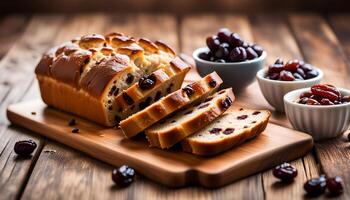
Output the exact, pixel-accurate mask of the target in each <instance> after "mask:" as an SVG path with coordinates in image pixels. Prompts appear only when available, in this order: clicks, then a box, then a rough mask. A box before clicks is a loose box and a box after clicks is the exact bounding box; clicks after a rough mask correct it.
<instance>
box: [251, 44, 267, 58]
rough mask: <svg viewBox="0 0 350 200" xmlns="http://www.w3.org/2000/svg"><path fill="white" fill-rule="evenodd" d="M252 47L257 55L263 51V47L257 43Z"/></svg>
mask: <svg viewBox="0 0 350 200" xmlns="http://www.w3.org/2000/svg"><path fill="white" fill-rule="evenodd" d="M252 48H253V49H254V51H255V52H256V53H257V54H258V56H261V54H262V53H263V52H264V49H263V48H262V47H261V46H259V45H256V44H255V45H253V46H252Z"/></svg>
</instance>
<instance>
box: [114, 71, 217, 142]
mask: <svg viewBox="0 0 350 200" xmlns="http://www.w3.org/2000/svg"><path fill="white" fill-rule="evenodd" d="M221 83H222V80H221V78H220V77H219V75H218V74H217V73H216V72H213V73H211V74H208V75H207V76H205V77H204V78H202V79H201V80H199V81H196V82H194V83H191V84H188V85H186V86H185V87H183V88H181V89H179V90H176V91H175V92H173V93H170V94H168V95H167V96H165V97H163V98H161V99H160V100H159V101H157V102H155V103H153V104H152V105H150V106H149V107H147V108H146V109H144V110H140V111H139V112H137V113H135V114H134V115H132V116H130V117H128V118H126V119H125V120H123V121H121V122H120V128H121V129H122V131H123V133H124V135H125V137H127V138H130V137H133V136H135V135H137V134H138V133H140V132H142V131H144V130H145V129H146V128H148V127H150V126H151V125H153V124H155V123H156V122H158V121H160V120H161V119H163V118H165V117H167V116H169V115H170V114H172V113H174V112H176V111H178V110H179V109H182V108H185V107H186V106H189V105H190V104H191V103H195V102H197V101H201V100H204V99H205V98H207V97H208V96H209V95H211V94H212V93H214V92H215V91H216V90H217V89H218V88H219V86H220V85H221Z"/></svg>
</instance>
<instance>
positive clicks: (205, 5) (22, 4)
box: [0, 0, 350, 15]
mask: <svg viewBox="0 0 350 200" xmlns="http://www.w3.org/2000/svg"><path fill="white" fill-rule="evenodd" d="M1 4H2V5H1V7H0V13H1V12H3V13H7V14H8V13H13V12H20V13H34V12H35V13H52V12H56V13H62V12H63V13H72V14H76V13H81V12H104V13H114V14H115V13H119V14H120V13H133V12H149V13H159V12H162V13H168V14H170V13H171V14H177V15H178V14H189V13H192V14H193V13H201V12H214V13H219V12H220V13H222V12H226V13H230V12H242V13H256V12H273V13H275V12H280V13H282V12H286V11H317V12H322V13H329V12H346V11H349V10H350V1H348V0H283V1H282V0H166V1H164V0H50V1H48V0H10V1H3V2H1Z"/></svg>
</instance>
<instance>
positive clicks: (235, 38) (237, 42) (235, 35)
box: [229, 33, 243, 47]
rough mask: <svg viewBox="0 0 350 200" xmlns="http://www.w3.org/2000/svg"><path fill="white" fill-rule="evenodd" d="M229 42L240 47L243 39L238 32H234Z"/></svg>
mask: <svg viewBox="0 0 350 200" xmlns="http://www.w3.org/2000/svg"><path fill="white" fill-rule="evenodd" d="M229 43H230V45H232V46H233V47H240V46H242V44H243V41H242V39H241V36H240V35H239V34H238V33H232V34H231V35H230V39H229Z"/></svg>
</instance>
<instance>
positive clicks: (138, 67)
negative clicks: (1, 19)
mask: <svg viewBox="0 0 350 200" xmlns="http://www.w3.org/2000/svg"><path fill="white" fill-rule="evenodd" d="M141 41H143V43H142V42H141V43H142V45H143V46H145V47H152V48H155V47H157V48H158V46H157V45H156V44H155V43H152V42H151V41H148V40H146V39H143V40H141ZM149 50H151V49H150V48H148V49H146V50H145V49H143V48H142V47H141V44H140V45H139V44H138V41H137V40H135V39H134V38H132V37H128V36H125V35H123V34H119V33H112V34H108V35H106V36H102V35H99V34H91V35H86V36H82V37H79V38H76V39H73V40H71V41H70V42H67V43H64V44H62V45H60V46H58V47H54V48H52V49H50V50H49V51H48V52H46V53H45V54H44V55H43V57H42V59H41V60H40V62H39V63H38V65H37V67H36V69H35V73H36V75H37V76H38V78H39V77H40V79H42V81H40V82H39V83H40V84H44V82H46V81H44V80H46V79H44V77H47V78H48V79H49V80H50V82H57V83H62V84H64V85H65V86H66V85H69V86H70V87H72V91H76V92H82V93H84V94H85V93H86V94H87V95H91V96H86V99H89V98H95V100H96V101H97V102H99V104H100V105H99V107H103V108H104V109H105V110H104V112H101V111H100V110H99V112H100V113H102V114H101V115H105V114H106V113H107V112H108V111H109V115H110V116H109V122H107V121H106V120H101V119H99V120H98V122H99V123H101V124H104V125H106V124H109V125H111V124H112V121H114V119H112V118H114V117H112V116H111V112H113V109H114V108H113V107H112V106H111V104H112V103H113V102H112V100H111V99H110V96H108V97H107V94H109V93H108V92H107V90H108V91H110V90H111V89H114V88H113V87H115V86H117V87H118V88H117V90H115V91H122V90H124V89H125V88H127V87H129V86H130V85H131V84H133V83H134V82H135V81H136V80H137V79H138V78H139V77H140V76H141V75H143V74H144V73H145V72H148V73H149V72H153V71H154V70H155V69H156V68H157V67H159V66H160V65H162V66H163V67H165V68H167V67H168V66H170V63H169V62H170V60H171V59H173V58H174V55H173V54H172V53H168V52H165V51H162V50H161V49H160V48H159V50H157V51H156V52H154V53H150V52H149ZM167 51H169V50H167ZM146 54H147V55H146ZM120 57H127V59H119V58H120ZM116 58H117V59H116ZM115 61H116V62H115ZM124 61H125V62H124ZM126 73H131V74H130V75H129V74H128V75H129V76H127V75H126ZM51 79H52V80H51ZM118 79H120V80H118ZM112 80H113V81H112ZM60 85H61V84H60ZM40 88H41V93H42V96H43V98H44V96H45V102H46V103H47V104H48V105H51V106H55V107H57V108H59V109H62V110H65V111H68V112H73V113H76V114H79V115H81V116H82V117H85V118H89V119H95V117H93V116H85V115H86V114H87V113H88V112H85V111H80V110H76V109H70V108H68V107H69V106H67V105H65V104H60V103H53V101H54V100H53V99H52V98H48V96H50V95H51V94H52V93H59V92H62V90H61V87H51V88H53V89H56V90H57V91H47V90H46V88H47V87H45V86H41V85H40ZM64 91H66V90H64ZM117 94H118V93H117V92H114V93H113V95H117ZM78 96H79V95H78ZM83 96H84V95H83ZM61 97H62V98H67V97H64V95H62V96H61ZM80 99H81V98H80ZM62 101H63V102H64V101H65V100H64V99H63V100H62ZM82 102H84V99H82V100H81V104H83V103H82ZM109 102H111V103H109ZM77 108H79V107H77ZM107 108H108V110H106V109H107ZM89 115H96V114H93V113H90V114H89ZM111 120H112V121H111ZM96 121H97V120H96ZM114 123H115V122H114Z"/></svg>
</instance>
